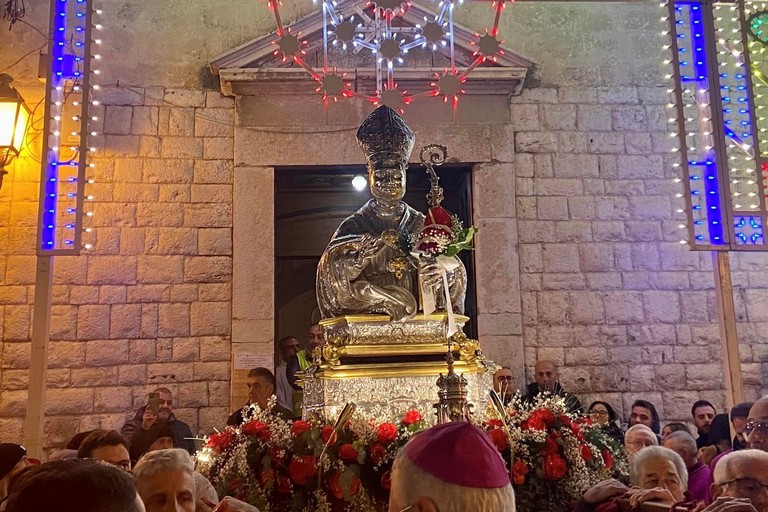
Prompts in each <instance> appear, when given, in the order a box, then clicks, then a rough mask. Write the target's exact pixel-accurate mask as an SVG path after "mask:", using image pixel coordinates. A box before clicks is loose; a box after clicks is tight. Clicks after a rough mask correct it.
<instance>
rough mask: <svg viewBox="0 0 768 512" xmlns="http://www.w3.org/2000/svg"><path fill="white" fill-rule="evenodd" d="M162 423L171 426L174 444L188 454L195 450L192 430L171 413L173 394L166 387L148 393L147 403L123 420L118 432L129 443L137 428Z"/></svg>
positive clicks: (147, 427)
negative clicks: (123, 422)
mask: <svg viewBox="0 0 768 512" xmlns="http://www.w3.org/2000/svg"><path fill="white" fill-rule="evenodd" d="M159 424H164V425H167V426H168V427H170V428H171V430H172V431H173V436H174V446H175V447H177V448H184V449H185V450H187V451H188V452H189V453H190V454H194V453H195V451H196V448H195V442H194V441H193V440H192V437H194V436H193V435H192V430H190V428H189V425H187V424H186V423H184V422H183V421H181V420H177V419H176V416H174V415H173V394H172V393H171V390H170V389H168V388H157V389H156V390H154V391H153V392H152V393H150V394H149V399H148V401H147V405H145V406H144V407H141V408H139V410H137V411H136V414H135V415H134V417H133V419H130V420H128V421H126V422H125V425H123V428H122V429H120V433H121V434H122V435H123V437H125V438H126V439H127V440H128V442H129V443H130V442H131V441H132V440H133V436H134V434H135V433H136V432H137V431H138V430H139V429H141V430H145V431H148V430H149V429H150V428H152V426H153V425H159Z"/></svg>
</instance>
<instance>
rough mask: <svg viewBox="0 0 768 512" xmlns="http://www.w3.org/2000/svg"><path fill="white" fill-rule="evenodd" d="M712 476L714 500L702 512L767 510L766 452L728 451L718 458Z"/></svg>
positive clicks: (767, 468) (767, 473)
mask: <svg viewBox="0 0 768 512" xmlns="http://www.w3.org/2000/svg"><path fill="white" fill-rule="evenodd" d="M714 476H715V483H713V484H712V497H713V498H714V501H713V502H712V504H711V505H710V506H708V507H707V508H705V509H703V510H702V512H726V511H727V512H768V453H766V452H764V451H761V450H739V451H736V452H732V453H729V454H727V455H725V456H724V457H723V458H722V459H720V461H719V463H718V464H717V466H716V467H715V475H714Z"/></svg>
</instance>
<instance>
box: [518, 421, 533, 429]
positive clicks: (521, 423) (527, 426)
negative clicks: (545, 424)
mask: <svg viewBox="0 0 768 512" xmlns="http://www.w3.org/2000/svg"><path fill="white" fill-rule="evenodd" d="M530 428H531V427H530V426H529V425H528V420H523V421H521V422H520V430H529V429H530Z"/></svg>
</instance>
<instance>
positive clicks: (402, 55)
mask: <svg viewBox="0 0 768 512" xmlns="http://www.w3.org/2000/svg"><path fill="white" fill-rule="evenodd" d="M313 1H314V2H315V3H317V2H318V1H320V2H321V4H322V11H323V27H322V37H323V54H322V67H318V68H317V69H316V68H315V67H313V66H311V65H310V64H309V63H308V62H307V60H306V58H305V57H306V47H307V46H308V41H306V40H303V39H302V34H301V32H298V33H296V34H293V33H291V29H290V27H285V26H284V25H283V22H282V18H281V16H280V5H281V3H280V1H279V0H268V1H267V7H268V8H269V9H270V10H271V11H272V12H273V14H274V17H275V23H276V25H277V30H276V38H275V40H274V41H273V44H274V45H275V50H274V55H275V56H276V57H280V58H281V59H282V60H283V62H289V61H290V62H293V63H295V64H297V65H298V66H301V67H302V68H304V69H305V70H306V71H307V73H309V75H310V77H311V78H312V79H313V80H315V81H316V82H317V84H318V87H317V89H316V91H317V92H318V93H320V94H322V97H323V100H324V102H325V103H326V104H327V103H328V102H329V101H338V99H339V98H350V97H358V98H362V99H364V100H366V101H370V102H371V103H373V104H375V105H378V104H385V105H387V106H389V107H392V108H395V109H399V110H401V109H402V107H403V106H404V105H408V104H409V103H411V102H413V101H414V100H417V99H419V98H427V97H437V96H439V97H442V98H443V100H444V101H445V102H449V101H450V102H451V103H452V105H453V107H454V109H455V108H456V106H457V104H458V101H459V96H460V95H462V94H464V93H465V89H464V87H463V84H464V83H465V82H466V80H467V77H468V76H469V75H470V73H472V71H473V70H474V69H475V68H477V67H478V66H480V65H481V64H483V63H484V62H486V61H491V62H496V60H497V58H498V56H499V55H503V54H504V50H503V48H502V45H503V44H504V41H502V40H500V39H499V38H498V31H499V22H500V20H501V14H502V12H503V11H504V9H505V7H506V4H507V3H508V2H509V3H511V2H514V0H496V1H493V2H491V4H490V5H491V7H492V9H493V13H494V18H493V23H492V26H491V28H490V29H486V30H485V31H484V33H483V34H478V33H476V34H475V38H476V41H474V42H473V45H474V46H476V50H475V51H474V53H473V57H474V60H473V62H472V63H471V64H470V65H469V66H467V67H466V68H464V69H461V68H459V67H458V66H457V65H456V52H455V34H454V23H453V14H454V10H455V8H456V6H457V4H458V5H461V3H463V0H457V1H454V0H441V1H440V2H439V3H438V5H437V7H438V12H437V14H434V15H433V16H432V18H431V19H430V18H429V17H424V23H423V24H417V25H416V26H413V27H411V26H404V25H400V24H398V23H396V20H397V19H398V18H402V17H403V14H405V12H406V11H407V10H408V9H409V8H410V7H411V3H410V2H409V1H408V0H374V1H366V2H361V3H360V4H359V5H355V6H354V12H353V13H351V14H350V13H348V14H347V15H346V16H345V13H343V12H341V10H340V9H339V7H338V3H337V1H336V0H313ZM416 48H423V49H427V50H431V51H437V50H441V49H444V48H445V49H448V51H449V54H450V65H449V67H447V68H446V69H444V70H443V72H442V73H436V74H435V75H434V77H433V80H432V81H431V82H430V89H428V90H426V91H422V92H419V93H415V94H411V93H409V92H408V91H406V90H400V89H399V88H398V84H397V81H396V74H397V71H396V70H397V68H398V66H399V65H402V64H404V62H405V59H406V57H407V54H408V52H409V51H410V50H413V49H416ZM332 50H336V51H341V52H353V53H359V52H360V51H364V50H368V51H370V52H371V53H372V54H373V56H374V60H375V62H376V89H375V91H374V94H372V95H366V94H362V93H360V92H357V91H354V90H353V89H352V87H351V85H350V83H349V82H348V81H346V80H345V78H346V76H345V74H343V73H339V72H338V70H337V69H336V67H334V66H332V65H331V62H330V56H329V53H330V52H331V51H332Z"/></svg>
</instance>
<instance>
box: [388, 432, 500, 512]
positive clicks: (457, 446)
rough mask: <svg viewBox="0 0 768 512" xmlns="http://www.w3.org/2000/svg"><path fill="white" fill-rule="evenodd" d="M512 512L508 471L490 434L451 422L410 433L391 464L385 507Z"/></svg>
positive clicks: (395, 510) (392, 510)
mask: <svg viewBox="0 0 768 512" xmlns="http://www.w3.org/2000/svg"><path fill="white" fill-rule="evenodd" d="M403 510H412V511H413V512H417V511H418V512H465V511H468V510H471V511H473V512H515V492H514V491H513V490H512V485H510V483H509V471H508V470H507V468H506V466H505V465H504V461H503V459H502V458H501V456H500V455H499V452H498V450H497V449H496V447H495V446H494V445H493V443H492V442H491V440H490V438H489V437H488V435H487V434H486V433H485V432H483V431H482V430H480V429H478V428H477V427H475V426H474V425H472V424H470V423H465V422H451V423H445V424H442V425H437V426H435V427H432V428H429V429H427V430H425V431H423V432H421V433H420V434H418V435H416V436H413V438H411V440H410V441H408V443H407V444H406V445H405V446H404V447H403V448H402V449H401V450H400V452H399V453H398V454H397V457H395V461H394V463H393V465H392V488H391V491H390V495H389V511H390V512H400V511H403Z"/></svg>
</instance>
